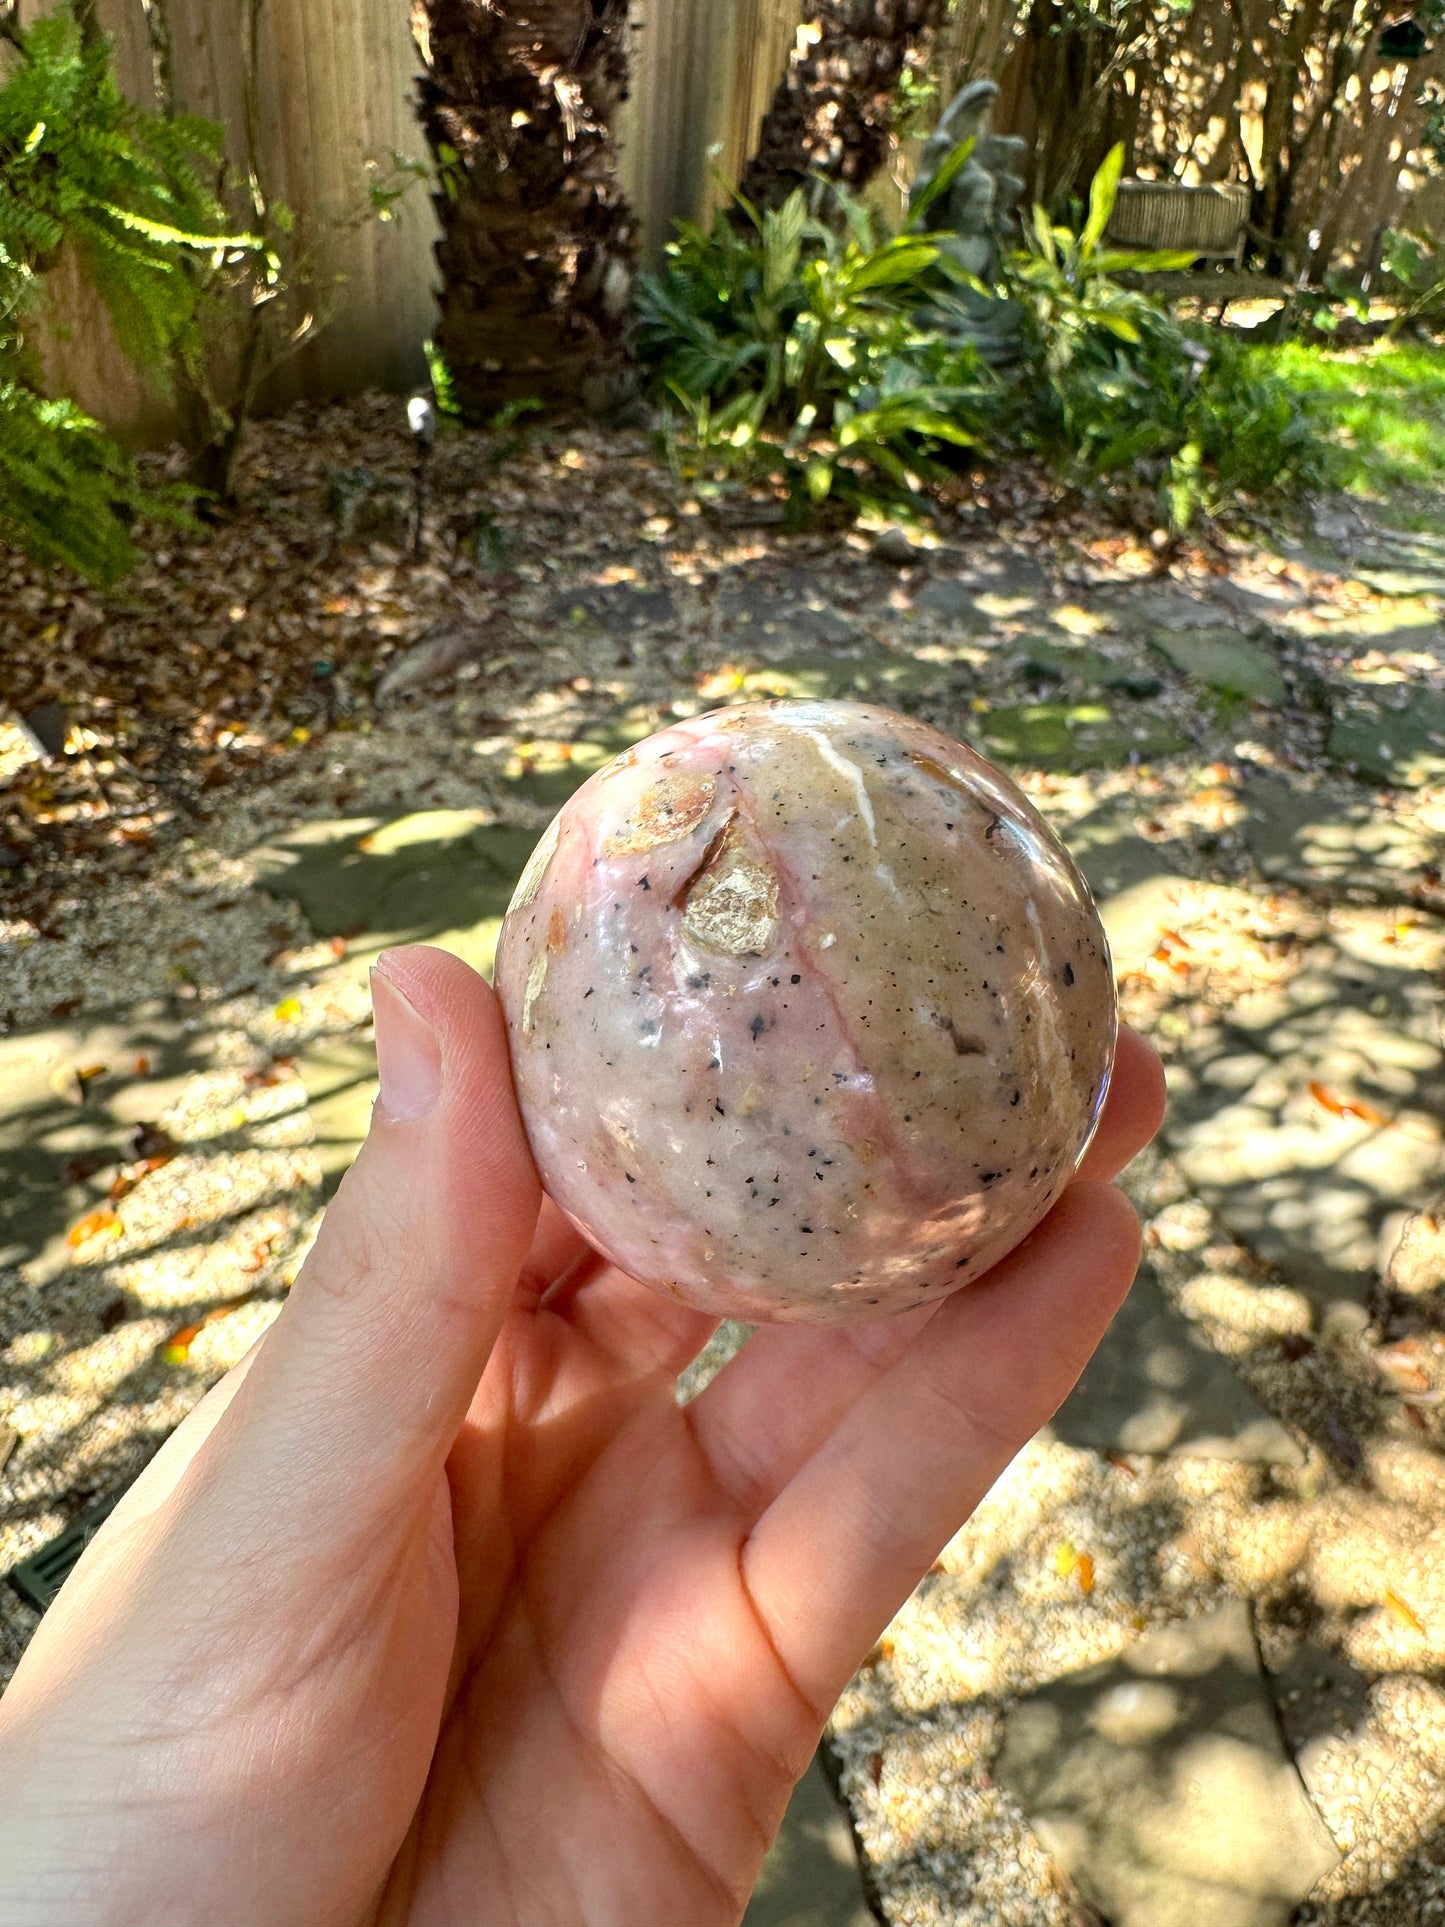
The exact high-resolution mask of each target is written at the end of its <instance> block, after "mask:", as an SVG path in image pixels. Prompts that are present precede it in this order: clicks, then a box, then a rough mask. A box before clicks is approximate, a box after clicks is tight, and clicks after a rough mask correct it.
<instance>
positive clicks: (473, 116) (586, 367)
mask: <svg viewBox="0 0 1445 1927" xmlns="http://www.w3.org/2000/svg"><path fill="white" fill-rule="evenodd" d="M413 18H414V20H415V23H416V30H417V40H418V44H419V46H420V48H421V53H422V57H423V60H424V63H425V68H426V71H425V74H424V76H423V78H422V81H421V83H420V89H419V105H420V110H421V120H422V126H423V128H424V130H425V132H426V137H427V139H428V141H429V142H430V144H431V149H432V153H433V155H434V156H435V157H436V161H437V171H438V177H439V181H440V187H439V191H438V192H437V194H436V196H435V203H436V209H437V213H438V216H439V218H440V221H441V228H442V234H441V239H440V240H439V241H438V243H437V250H436V258H437V265H438V267H439V269H440V270H441V277H442V291H441V320H440V323H439V326H438V329H437V346H438V348H439V349H440V350H441V353H442V355H443V357H444V358H445V360H446V362H447V366H448V369H449V371H450V374H451V378H452V383H453V388H454V392H455V394H456V398H457V400H458V402H459V404H460V406H461V408H462V412H463V414H464V415H465V416H466V417H467V418H468V419H470V420H472V421H486V420H488V419H490V418H491V417H492V416H493V415H494V414H495V413H496V412H497V410H498V409H500V408H502V407H504V406H506V404H507V403H509V402H515V401H518V400H523V399H530V398H535V399H536V400H538V401H541V402H542V403H544V404H546V405H547V406H564V407H565V406H576V405H577V404H579V403H580V404H582V405H583V406H587V407H593V408H599V407H601V406H604V405H605V404H606V402H607V401H608V400H610V399H614V398H615V397H616V393H617V387H618V383H619V381H620V380H621V370H622V368H623V363H624V359H625V356H624V347H623V330H624V324H625V318H626V313H627V307H628V300H629V295H630V292H631V284H632V274H633V265H634V260H635V256H636V237H635V234H634V229H633V221H632V216H631V213H630V211H629V209H628V207H627V203H626V201H625V200H624V199H623V197H622V194H621V192H620V190H619V188H618V185H617V173H616V149H615V146H614V143H613V138H612V131H611V130H612V123H613V117H614V115H615V112H616V110H617V108H618V106H619V105H620V103H621V101H622V99H623V97H624V95H625V93H626V83H627V53H626V44H625V39H624V36H625V32H626V25H627V4H626V0H524V3H523V4H521V5H507V6H505V10H504V9H503V5H502V4H501V0H415V4H414V10H413Z"/></svg>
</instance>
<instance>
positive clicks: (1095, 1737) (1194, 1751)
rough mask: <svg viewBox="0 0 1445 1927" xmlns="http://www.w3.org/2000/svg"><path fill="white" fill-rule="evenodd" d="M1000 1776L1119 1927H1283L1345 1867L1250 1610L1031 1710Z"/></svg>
mask: <svg viewBox="0 0 1445 1927" xmlns="http://www.w3.org/2000/svg"><path fill="white" fill-rule="evenodd" d="M995 1773H996V1776H997V1778H998V1779H999V1781H1000V1783H1001V1784H1002V1785H1003V1786H1004V1787H1006V1788H1007V1789H1008V1790H1009V1791H1011V1792H1012V1793H1013V1794H1014V1796H1015V1797H1016V1798H1017V1799H1018V1800H1019V1801H1020V1802H1021V1803H1022V1805H1023V1807H1024V1810H1025V1812H1026V1813H1027V1814H1028V1816H1029V1819H1030V1822H1031V1824H1032V1825H1033V1827H1034V1829H1035V1831H1036V1832H1037V1833H1038V1834H1039V1835H1040V1837H1041V1839H1042V1840H1043V1841H1044V1844H1045V1845H1046V1846H1047V1847H1048V1848H1049V1850H1050V1851H1051V1852H1052V1853H1053V1854H1054V1856H1055V1858H1056V1859H1058V1860H1059V1862H1060V1863H1061V1865H1062V1866H1063V1867H1064V1868H1065V1870H1066V1871H1067V1872H1068V1874H1069V1876H1070V1877H1071V1879H1073V1880H1074V1881H1075V1883H1076V1884H1077V1885H1078V1887H1079V1889H1080V1891H1081V1892H1082V1893H1083V1894H1084V1896H1085V1897H1086V1898H1087V1899H1089V1900H1090V1901H1092V1902H1093V1903H1094V1905H1096V1906H1097V1907H1099V1908H1100V1909H1101V1911H1102V1912H1103V1913H1104V1914H1105V1916H1106V1917H1107V1918H1108V1920H1109V1921H1110V1922H1111V1923H1112V1927H1285V1923H1286V1922H1287V1921H1288V1920H1289V1917H1290V1915H1291V1913H1292V1912H1293V1910H1294V1908H1295V1907H1296V1906H1297V1905H1298V1904H1299V1902H1300V1901H1302V1900H1303V1899H1304V1898H1305V1896H1306V1895H1307V1894H1308V1893H1309V1891H1310V1889H1311V1888H1312V1887H1314V1886H1315V1885H1316V1884H1317V1882H1319V1881H1320V1880H1321V1879H1323V1878H1324V1877H1325V1875H1327V1874H1328V1873H1329V1872H1330V1871H1331V1870H1332V1869H1333V1868H1334V1867H1335V1866H1336V1865H1337V1864H1338V1861H1339V1857H1340V1856H1339V1853H1338V1850H1337V1848H1336V1847H1335V1845H1334V1843H1333V1841H1332V1840H1331V1838H1330V1836H1329V1833H1328V1831H1327V1829H1326V1828H1325V1826H1324V1823H1323V1822H1322V1821H1321V1820H1320V1818H1319V1816H1318V1814H1316V1812H1315V1811H1314V1809H1313V1807H1312V1806H1311V1804H1310V1802H1309V1800H1308V1798H1307V1796H1306V1794H1305V1791H1304V1788H1303V1786H1302V1785H1301V1783H1300V1780H1299V1776H1298V1774H1297V1773H1296V1771H1295V1769H1294V1766H1293V1764H1292V1763H1291V1761H1290V1760H1289V1758H1288V1757H1287V1755H1286V1754H1285V1752H1284V1748H1283V1746H1282V1744H1281V1741H1280V1735H1279V1729H1278V1727H1277V1725H1276V1722H1275V1715H1274V1710H1273V1706H1272V1703H1271V1700H1270V1695H1269V1690H1268V1686H1267V1684H1266V1682H1265V1679H1264V1676H1263V1673H1262V1670H1261V1667H1260V1663H1259V1655H1258V1650H1257V1648H1256V1646H1255V1641H1254V1636H1253V1632H1252V1630H1251V1626H1250V1619H1249V1608H1248V1607H1247V1606H1246V1605H1245V1604H1244V1603H1243V1601H1239V1600H1232V1601H1230V1602H1229V1603H1227V1604H1226V1605H1224V1606H1221V1607H1220V1608H1218V1609H1217V1610H1216V1611H1214V1612H1212V1613H1209V1614H1206V1615H1204V1616H1202V1617H1200V1618H1197V1619H1193V1620H1184V1621H1177V1622H1175V1623H1173V1624H1171V1625H1165V1626H1161V1627H1158V1628H1156V1629H1154V1630H1153V1631H1152V1632H1149V1633H1146V1634H1145V1635H1144V1636H1143V1637H1142V1638H1140V1639H1139V1640H1138V1641H1136V1642H1135V1643H1134V1644H1133V1645H1131V1646H1129V1647H1128V1648H1126V1649H1125V1651H1124V1652H1123V1653H1122V1654H1121V1655H1120V1657H1119V1658H1118V1659H1117V1660H1115V1661H1113V1662H1111V1663H1108V1664H1105V1665H1102V1666H1096V1667H1090V1668H1088V1669H1087V1670H1086V1671H1084V1672H1081V1673H1076V1674H1072V1675H1069V1676H1067V1677H1065V1678H1063V1679H1059V1680H1056V1681H1054V1682H1052V1683H1051V1684H1049V1685H1047V1686H1044V1687H1042V1688H1041V1689H1040V1690H1038V1691H1037V1692H1034V1693H1031V1694H1029V1695H1028V1696H1027V1697H1026V1698H1024V1699H1022V1700H1020V1701H1019V1702H1018V1703H1017V1704H1016V1705H1015V1706H1014V1707H1013V1708H1012V1709H1011V1710H1010V1711H1009V1713H1008V1714H1007V1716H1006V1718H1005V1724H1004V1742H1003V1747H1002V1750H1001V1752H1000V1754H999V1757H998V1759H997V1761H996V1763H995Z"/></svg>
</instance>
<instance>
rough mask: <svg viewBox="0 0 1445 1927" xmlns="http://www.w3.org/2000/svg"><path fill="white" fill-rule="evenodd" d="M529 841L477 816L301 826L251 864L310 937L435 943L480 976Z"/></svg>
mask: <svg viewBox="0 0 1445 1927" xmlns="http://www.w3.org/2000/svg"><path fill="white" fill-rule="evenodd" d="M573 780H574V783H575V781H576V780H577V779H576V778H574V779H573ZM536 840H537V832H536V831H535V830H531V829H515V828H509V827H504V826H502V825H499V824H497V823H495V822H493V821H491V820H490V819H489V816H488V813H487V812H485V811H481V810H423V811H418V812H415V813H413V814H410V815H406V816H399V817H394V818H391V819H390V820H384V819H378V818H375V817H369V818H360V819H358V818H347V819H339V820H334V821H330V822H319V823H309V824H306V825H304V826H302V827H301V828H300V829H298V830H296V831H295V832H293V833H292V834H291V835H289V836H287V837H286V838H284V839H278V840H277V841H275V842H273V843H270V844H268V845H266V846H264V847H263V848H261V849H259V850H257V851H255V852H254V853H253V855H254V859H255V862H256V865H257V870H258V873H259V876H260V879H261V882H262V884H263V886H264V887H265V888H266V889H267V890H269V891H271V892H272V893H273V894H274V895H276V896H280V897H287V898H290V899H291V900H292V901H294V902H295V903H297V904H299V906H300V907H301V909H302V910H303V911H304V913H305V915H306V917H307V919H308V921H309V922H310V924H311V926H312V928H313V929H314V930H315V931H316V932H317V934H318V935H319V936H323V937H328V936H335V937H346V938H361V937H365V938H367V939H369V940H370V944H369V947H371V948H373V949H375V948H380V947H381V945H382V944H383V943H414V942H427V943H440V944H442V945H443V946H444V947H445V948H447V949H451V950H455V951H456V953H457V955H458V956H462V957H465V958H466V960H467V962H469V963H471V964H473V965H474V966H475V967H476V968H477V969H479V970H482V971H484V972H490V969H491V962H492V955H493V952H494V951H495V949H496V940H497V932H498V930H499V929H500V927H501V919H502V915H503V913H504V912H505V910H506V907H507V905H508V903H509V902H510V901H511V896H512V890H513V888H514V887H515V884H516V879H517V877H518V876H519V875H520V874H521V871H522V867H523V865H524V864H525V863H526V860H527V857H528V856H529V855H530V853H531V850H532V847H533V845H534V844H535V843H536Z"/></svg>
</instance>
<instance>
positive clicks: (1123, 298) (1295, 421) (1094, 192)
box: [1004, 147, 1330, 528]
mask: <svg viewBox="0 0 1445 1927" xmlns="http://www.w3.org/2000/svg"><path fill="white" fill-rule="evenodd" d="M1123 160H1124V152H1123V148H1122V147H1116V148H1114V149H1113V151H1112V152H1111V153H1110V154H1109V156H1108V158H1107V159H1106V160H1105V162H1104V164H1103V166H1102V167H1101V168H1100V169H1099V172H1098V174H1097V175H1096V176H1095V178H1094V181H1093V184H1092V187H1091V190H1090V195H1089V207H1088V211H1087V214H1086V216H1085V218H1084V221H1083V223H1082V224H1081V226H1080V227H1079V228H1078V230H1077V231H1075V230H1073V229H1070V228H1068V227H1066V226H1062V225H1058V224H1056V223H1053V222H1051V221H1050V220H1049V217H1048V215H1047V214H1046V213H1045V212H1044V210H1043V209H1042V208H1039V207H1036V208H1035V209H1034V210H1033V217H1032V222H1031V224H1030V225H1028V226H1027V227H1026V229H1025V238H1026V242H1027V245H1026V247H1025V248H1024V249H1023V250H1022V251H1021V252H1019V253H1017V254H1015V255H1013V256H1012V257H1011V258H1010V260H1009V261H1008V262H1007V263H1006V264H1005V270H1004V281H1005V286H1006V288H1007V290H1008V292H1009V293H1010V294H1011V295H1012V297H1013V298H1014V299H1015V300H1016V301H1017V302H1018V303H1019V304H1020V306H1021V307H1022V309H1023V311H1024V316H1025V330H1024V332H1025V342H1026V352H1025V357H1024V365H1023V369H1022V374H1023V379H1022V380H1021V381H1019V382H1018V383H1017V384H1016V385H1015V389H1014V395H1013V402H1014V408H1013V413H1012V420H1011V422H1010V428H1011V431H1012V438H1013V439H1014V440H1015V441H1016V442H1018V443H1021V444H1023V445H1024V446H1027V447H1031V448H1034V449H1037V450H1039V451H1040V452H1041V453H1043V454H1045V455H1046V456H1047V457H1048V458H1049V459H1050V460H1051V461H1053V462H1054V464H1055V465H1056V466H1057V467H1058V468H1059V469H1060V470H1061V471H1062V472H1063V473H1064V474H1065V476H1066V477H1067V478H1068V479H1069V480H1071V481H1072V482H1074V483H1075V484H1077V485H1079V486H1082V487H1085V488H1099V487H1103V488H1104V489H1106V490H1107V491H1108V492H1109V493H1110V494H1111V495H1112V496H1114V497H1115V498H1116V499H1118V498H1120V497H1132V498H1134V499H1135V500H1136V501H1137V502H1138V503H1139V505H1140V506H1141V507H1146V508H1149V509H1150V510H1151V512H1158V513H1162V514H1163V515H1164V517H1165V518H1166V519H1167V521H1168V522H1169V524H1170V525H1171V526H1172V527H1174V528H1185V527H1187V526H1188V525H1189V524H1190V523H1191V522H1192V521H1194V520H1195V519H1196V518H1197V517H1198V516H1199V515H1200V514H1201V513H1215V512H1218V511H1219V510H1220V509H1222V508H1224V507H1225V506H1226V505H1227V504H1228V503H1230V502H1231V501H1232V500H1233V499H1234V498H1236V497H1238V496H1248V497H1250V498H1253V499H1256V500H1265V499H1270V498H1282V497H1284V496H1287V495H1290V494H1293V493H1296V492H1298V491H1299V490H1300V489H1302V488H1307V487H1315V486H1318V485H1319V484H1320V483H1322V482H1323V481H1324V480H1325V479H1326V477H1327V475H1328V472H1329V467H1330V451H1329V447H1328V443H1327V441H1326V438H1325V435H1324V432H1323V428H1322V423H1321V419H1320V413H1319V410H1318V408H1317V407H1316V406H1315V404H1314V403H1313V401H1312V400H1311V398H1310V397H1308V396H1307V395H1304V394H1302V393H1301V392H1300V391H1298V390H1297V389H1295V388H1293V387H1291V386H1290V384H1289V383H1287V382H1285V381H1283V380H1281V379H1280V378H1279V376H1278V375H1277V374H1275V373H1274V372H1272V370H1271V369H1270V367H1269V365H1268V361H1267V358H1266V357H1263V356H1262V355H1261V354H1260V352H1259V351H1258V350H1255V349H1251V348H1249V347H1248V346H1244V345H1241V344H1239V343H1238V342H1237V341H1236V340H1235V339H1234V338H1233V337H1231V336H1229V335H1227V334H1224V333H1222V332H1219V331H1215V332H1207V331H1205V330H1203V329H1189V328H1185V327H1183V326H1181V325H1180V324H1179V323H1178V322H1176V321H1175V320H1174V319H1173V318H1172V317H1171V316H1170V315H1169V314H1168V313H1167V312H1166V311H1165V310H1164V309H1163V308H1162V307H1161V306H1160V305H1159V303H1158V302H1157V301H1155V300H1154V299H1153V298H1152V297H1151V296H1150V295H1149V294H1148V293H1147V292H1145V291H1144V290H1143V289H1140V288H1137V287H1133V286H1129V285H1123V284H1121V283H1120V282H1119V281H1118V280H1117V279H1116V277H1117V276H1119V275H1122V274H1129V275H1131V276H1148V275H1150V274H1155V273H1160V272H1168V271H1170V270H1175V269H1179V268H1183V267H1187V266H1188V265H1189V264H1190V262H1191V261H1192V259H1193V257H1192V256H1191V255H1188V254H1181V253H1169V252H1164V251H1150V252H1143V251H1132V250H1131V251H1124V250H1119V249H1111V248H1109V247H1108V246H1107V245H1106V244H1105V239H1104V236H1105V231H1106V229H1107V227H1108V223H1109V217H1110V215H1111V214H1112V212H1113V206H1114V197H1115V194H1116V192H1117V189H1118V184H1119V178H1120V174H1121V172H1122V169H1123Z"/></svg>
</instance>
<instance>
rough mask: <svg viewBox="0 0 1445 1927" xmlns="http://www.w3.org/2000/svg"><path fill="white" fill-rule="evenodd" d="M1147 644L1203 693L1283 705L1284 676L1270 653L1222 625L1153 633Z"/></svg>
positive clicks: (1256, 643)
mask: <svg viewBox="0 0 1445 1927" xmlns="http://www.w3.org/2000/svg"><path fill="white" fill-rule="evenodd" d="M1149 641H1150V644H1151V646H1152V647H1153V648H1154V649H1155V650H1156V651H1157V652H1158V654H1160V655H1161V656H1163V657H1164V658H1165V659H1166V660H1167V661H1169V662H1171V663H1173V665H1174V667H1175V668H1176V669H1179V670H1182V671H1183V673H1184V674H1185V675H1186V676H1188V677H1189V678H1190V680H1191V681H1193V682H1197V683H1202V684H1203V685H1204V687H1205V688H1206V689H1212V690H1215V691H1216V692H1217V693H1219V694H1220V695H1226V696H1241V697H1246V698H1250V699H1257V700H1258V701H1261V702H1267V703H1279V702H1283V701H1284V695H1285V687H1284V676H1283V674H1282V673H1281V671H1280V666H1279V661H1278V659H1277V657H1276V656H1275V654H1274V651H1273V650H1271V649H1267V648H1266V647H1265V646H1264V644H1263V643H1258V642H1250V641H1247V640H1246V638H1245V637H1244V636H1242V635H1240V634H1239V632H1238V630H1236V629H1230V628H1227V627H1225V626H1224V625H1222V624H1221V625H1220V626H1218V627H1209V628H1206V627H1191V628H1188V629H1183V630H1180V631H1178V632H1175V631H1173V630H1169V629H1157V630H1155V632H1154V633H1153V635H1151V636H1150V638H1149Z"/></svg>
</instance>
